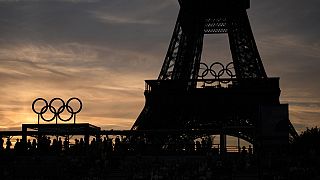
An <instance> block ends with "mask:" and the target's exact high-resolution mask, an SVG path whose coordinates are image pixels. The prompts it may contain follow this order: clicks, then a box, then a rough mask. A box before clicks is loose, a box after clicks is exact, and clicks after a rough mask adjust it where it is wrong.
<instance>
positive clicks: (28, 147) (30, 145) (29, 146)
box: [27, 139, 32, 151]
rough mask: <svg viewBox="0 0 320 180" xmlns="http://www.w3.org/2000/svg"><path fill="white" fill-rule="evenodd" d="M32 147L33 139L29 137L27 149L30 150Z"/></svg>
mask: <svg viewBox="0 0 320 180" xmlns="http://www.w3.org/2000/svg"><path fill="white" fill-rule="evenodd" d="M31 149H32V144H31V140H30V139H28V142H27V150H28V151H31Z"/></svg>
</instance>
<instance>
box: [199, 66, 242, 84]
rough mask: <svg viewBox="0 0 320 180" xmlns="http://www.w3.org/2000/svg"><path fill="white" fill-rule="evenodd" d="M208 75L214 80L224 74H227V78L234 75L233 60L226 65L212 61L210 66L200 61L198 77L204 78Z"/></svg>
mask: <svg viewBox="0 0 320 180" xmlns="http://www.w3.org/2000/svg"><path fill="white" fill-rule="evenodd" d="M209 75H210V76H212V77H213V78H214V79H215V80H217V79H221V78H222V76H225V75H227V76H229V78H234V77H236V74H235V73H234V66H233V62H230V63H228V64H227V66H226V67H225V66H224V65H223V64H221V63H219V62H215V63H212V64H211V66H210V67H209V66H208V65H206V64H205V63H200V68H199V74H198V77H199V78H202V79H204V78H205V77H207V76H209Z"/></svg>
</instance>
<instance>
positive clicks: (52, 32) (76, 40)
mask: <svg viewBox="0 0 320 180" xmlns="http://www.w3.org/2000/svg"><path fill="white" fill-rule="evenodd" d="M319 7H320V1H319V0H308V1H302V0H281V1H279V0H268V1H262V0H251V9H249V10H248V14H249V17H250V21H251V26H252V29H253V32H254V35H255V40H256V43H257V45H258V48H259V52H260V55H261V58H262V60H263V63H264V66H265V69H266V71H267V74H268V76H269V77H280V84H281V90H282V95H281V101H282V103H289V108H290V119H291V121H292V123H293V124H294V126H295V127H296V129H297V130H298V131H301V130H303V129H305V128H306V127H312V126H320V121H319V120H320V119H319V118H320V91H319V90H320V81H319V79H320V78H319V77H320V33H319V32H320V25H319V22H320V10H319ZM178 10H179V5H178V2H177V0H0V82H1V88H0V99H1V101H0V130H12V129H20V127H21V124H22V123H36V119H37V116H36V114H34V113H33V112H32V110H31V104H32V101H33V100H34V99H36V98H37V97H43V98H46V99H48V100H50V99H51V98H53V97H61V98H63V99H65V100H67V99H68V98H70V97H79V98H80V99H81V100H82V102H83V110H82V112H80V114H79V115H78V117H77V118H78V119H77V121H78V122H89V123H91V124H95V125H98V126H100V127H102V128H103V129H111V128H112V129H129V128H130V127H131V126H132V124H133V122H134V121H135V119H136V118H137V116H138V115H139V113H140V111H141V110H142V108H143V105H144V96H143V91H144V80H145V79H156V78H157V76H158V74H159V71H160V68H161V65H162V62H163V59H164V56H165V53H166V51H167V48H168V45H169V41H170V38H171V35H172V31H173V27H174V24H175V21H176V17H177V14H178ZM212 36H214V35H211V36H210V37H208V38H207V39H205V44H204V46H205V48H204V55H203V59H205V60H206V61H211V60H212V61H217V60H219V59H224V60H225V59H229V60H231V59H230V53H229V51H228V49H227V46H228V44H227V36H225V35H219V36H216V37H212ZM208 59H209V60H208Z"/></svg>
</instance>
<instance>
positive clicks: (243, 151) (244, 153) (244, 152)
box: [241, 146, 247, 155]
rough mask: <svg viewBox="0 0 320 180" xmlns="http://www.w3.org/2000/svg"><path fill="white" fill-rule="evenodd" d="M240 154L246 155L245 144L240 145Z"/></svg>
mask: <svg viewBox="0 0 320 180" xmlns="http://www.w3.org/2000/svg"><path fill="white" fill-rule="evenodd" d="M241 154H242V155H247V149H246V147H245V146H242V151H241Z"/></svg>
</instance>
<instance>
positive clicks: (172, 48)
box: [158, 0, 267, 80]
mask: <svg viewBox="0 0 320 180" xmlns="http://www.w3.org/2000/svg"><path fill="white" fill-rule="evenodd" d="M179 3H180V6H181V9H180V12H179V15H178V19H177V22H176V25H175V28H174V32H173V36H172V38H171V42H170V45H169V49H168V52H167V55H166V57H165V60H164V63H163V66H162V68H161V72H160V75H159V77H158V80H167V79H172V80H189V79H197V76H198V72H199V63H200V61H201V53H202V47H203V38H204V35H205V34H218V33H227V34H228V36H229V43H230V50H231V54H232V58H233V62H234V65H235V71H236V74H237V77H238V78H266V77H267V75H266V73H265V70H264V68H263V65H262V62H261V58H260V55H259V52H258V49H257V46H256V43H255V40H254V37H253V34H252V31H251V27H250V23H249V19H248V16H247V12H246V9H247V8H249V1H248V0H242V1H241V0H240V1H239V0H238V1H235V0H233V1H231V0H229V1H209V0H202V1H191V0H180V1H179Z"/></svg>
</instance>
